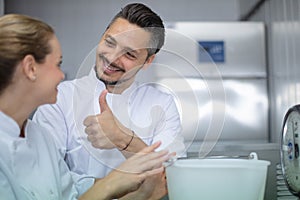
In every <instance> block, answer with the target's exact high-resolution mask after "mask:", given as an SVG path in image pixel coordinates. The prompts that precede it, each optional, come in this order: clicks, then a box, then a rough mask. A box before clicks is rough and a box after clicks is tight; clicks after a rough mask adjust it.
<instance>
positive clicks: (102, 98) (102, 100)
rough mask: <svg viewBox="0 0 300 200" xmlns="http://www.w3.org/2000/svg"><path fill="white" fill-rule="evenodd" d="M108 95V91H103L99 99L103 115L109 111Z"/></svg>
mask: <svg viewBox="0 0 300 200" xmlns="http://www.w3.org/2000/svg"><path fill="white" fill-rule="evenodd" d="M106 94H107V90H103V92H102V93H101V94H100V97H99V105H100V112H101V113H103V112H104V111H106V110H108V109H109V107H108V105H107V102H106Z"/></svg>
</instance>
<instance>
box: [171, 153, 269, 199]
mask: <svg viewBox="0 0 300 200" xmlns="http://www.w3.org/2000/svg"><path fill="white" fill-rule="evenodd" d="M251 154H252V155H254V158H253V159H234V158H229V159H227V158H226V159H224V158H222V159H220V158H213V159H212V158H205V159H197V158H193V159H179V160H176V161H175V162H174V163H173V164H171V165H170V166H167V167H166V175H167V185H168V190H169V199H170V200H220V199H222V200H263V198H264V192H265V184H266V177H267V169H268V165H270V162H269V161H264V160H258V159H257V155H256V153H251ZM251 154H250V155H251Z"/></svg>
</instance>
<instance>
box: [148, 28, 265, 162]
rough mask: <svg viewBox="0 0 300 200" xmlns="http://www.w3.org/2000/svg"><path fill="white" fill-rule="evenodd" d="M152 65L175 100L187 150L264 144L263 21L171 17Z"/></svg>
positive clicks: (203, 153) (202, 153) (201, 151)
mask: <svg viewBox="0 0 300 200" xmlns="http://www.w3.org/2000/svg"><path fill="white" fill-rule="evenodd" d="M166 27H167V31H166V43H165V45H164V46H163V48H162V50H161V52H160V53H159V54H158V55H157V57H156V60H155V63H154V65H153V66H151V67H150V70H153V73H152V74H153V77H155V79H156V80H155V83H157V85H158V86H157V87H160V88H164V89H166V91H170V93H172V94H173V95H174V96H175V98H176V99H177V105H178V108H179V110H180V111H181V119H182V124H183V130H182V134H183V136H184V138H185V142H186V145H187V147H188V150H187V151H188V152H189V151H190V152H191V151H192V152H195V151H197V152H198V151H199V155H200V157H205V156H206V155H207V154H209V152H210V151H211V150H212V148H213V147H214V145H215V144H216V143H220V142H223V143H232V142H237V143H239V144H241V143H245V142H246V143H248V144H249V143H252V144H257V143H267V142H268V139H269V135H268V123H269V116H268V91H267V70H266V49H265V26H264V24H263V23H261V22H169V23H166Z"/></svg>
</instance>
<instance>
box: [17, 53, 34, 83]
mask: <svg viewBox="0 0 300 200" xmlns="http://www.w3.org/2000/svg"><path fill="white" fill-rule="evenodd" d="M21 64H22V68H23V72H24V74H25V76H26V77H27V78H28V79H29V80H31V81H35V79H36V76H37V75H36V74H37V68H36V62H35V59H34V57H33V56H32V55H26V56H25V57H24V58H23V60H22V62H21Z"/></svg>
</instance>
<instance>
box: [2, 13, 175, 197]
mask: <svg viewBox="0 0 300 200" xmlns="http://www.w3.org/2000/svg"><path fill="white" fill-rule="evenodd" d="M61 62H62V55H61V49H60V44H59V41H58V39H57V37H56V36H55V33H54V31H53V29H52V28H51V27H50V26H49V25H47V24H45V23H44V22H42V21H39V20H37V19H34V18H31V17H28V16H24V15H17V14H9V15H5V16H2V17H0V148H1V149H0V194H1V198H4V199H6V200H9V199H64V200H65V199H77V198H79V199H89V200H92V199H113V198H119V197H121V196H123V195H125V194H127V193H129V192H131V191H134V190H137V189H138V188H139V186H140V185H141V184H142V182H143V181H144V180H145V178H146V177H149V176H151V175H153V174H156V173H161V172H162V171H163V167H162V163H163V162H164V161H166V160H167V159H169V157H170V156H172V154H168V152H167V151H160V152H154V150H155V149H156V148H157V147H158V146H159V145H160V143H156V144H154V145H152V146H149V147H147V148H145V149H144V150H143V151H141V152H140V153H139V154H136V155H134V156H132V157H131V158H129V159H128V160H127V161H125V162H124V163H123V164H122V165H121V166H119V168H118V169H116V170H114V171H112V172H111V173H110V174H109V175H108V176H107V177H105V178H104V179H101V180H96V181H94V179H93V178H91V177H78V175H75V174H71V172H70V171H69V170H68V168H67V166H66V165H65V162H64V160H63V159H62V158H60V156H59V153H58V152H57V149H56V148H55V144H54V142H53V140H52V139H51V136H50V135H49V134H48V133H47V132H46V130H45V129H43V128H42V127H40V126H38V125H37V124H35V123H33V122H32V121H31V120H28V119H27V118H28V116H29V115H30V114H31V113H32V112H33V111H34V110H35V109H36V108H37V107H38V106H40V105H42V104H49V103H55V102H56V95H57V85H58V84H59V82H60V81H62V80H63V79H64V74H63V73H62V71H61V69H60V65H61Z"/></svg>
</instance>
